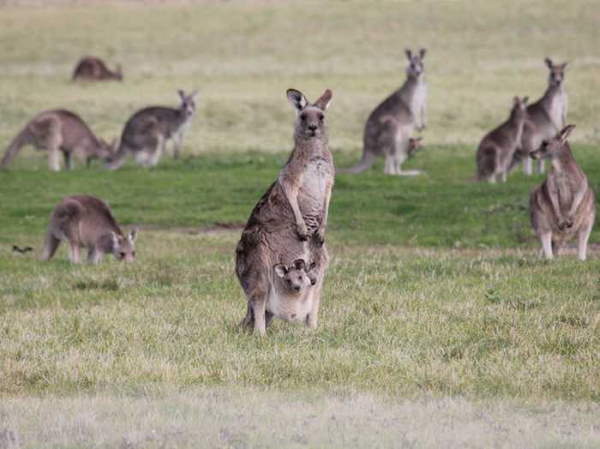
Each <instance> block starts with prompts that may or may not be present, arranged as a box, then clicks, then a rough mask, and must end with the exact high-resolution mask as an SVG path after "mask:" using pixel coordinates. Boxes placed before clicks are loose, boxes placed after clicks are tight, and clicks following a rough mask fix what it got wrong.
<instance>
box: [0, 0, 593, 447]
mask: <svg viewBox="0 0 600 449" xmlns="http://www.w3.org/2000/svg"><path fill="white" fill-rule="evenodd" d="M1 3H2V2H0V4H1ZM479 3H482V4H476V5H473V4H471V3H468V2H465V1H462V0H461V1H454V2H428V1H424V2H412V1H410V2H395V1H394V2H379V3H363V2H354V1H348V2H322V3H316V2H314V3H313V2H291V1H290V2H288V1H286V2H266V1H265V2H261V1H248V2H238V1H231V2H222V3H216V2H214V3H213V2H197V3H174V4H171V5H164V4H155V5H144V6H142V5H139V4H136V3H100V2H97V3H93V4H91V5H88V6H85V7H84V6H81V5H79V6H77V5H71V4H69V3H68V2H67V3H66V4H64V3H63V2H59V3H57V4H56V5H54V6H53V7H40V6H39V5H37V4H35V3H34V4H19V5H16V6H15V5H13V6H4V7H0V42H2V43H3V45H2V46H0V60H2V66H3V70H2V73H0V111H1V114H2V120H1V121H0V149H1V148H3V147H4V146H5V145H6V144H7V143H8V141H9V140H10V138H12V136H13V135H14V134H15V133H16V132H17V131H18V129H19V127H21V126H22V125H23V124H24V123H25V121H26V120H27V119H28V118H30V117H31V116H32V115H33V114H34V113H35V112H37V111H40V110H42V109H48V108H54V107H67V108H71V109H73V110H75V111H77V112H79V113H80V114H81V115H82V116H83V117H84V118H85V119H86V120H88V122H89V123H90V125H91V127H92V128H93V129H94V130H96V131H97V132H98V134H99V135H101V136H104V137H107V138H108V137H111V136H114V135H117V134H118V133H119V132H120V129H121V126H122V124H123V123H124V121H125V120H126V119H127V117H128V116H129V115H130V114H131V113H133V112H134V111H135V110H137V109H139V108H140V107H142V106H145V105H147V104H151V103H157V104H175V102H176V95H175V90H176V89H177V88H180V87H181V88H187V89H191V88H198V89H199V90H200V101H199V111H198V115H197V116H196V118H195V121H194V124H193V126H192V128H191V129H190V132H189V134H188V135H187V139H186V142H185V147H184V158H183V160H181V161H172V160H171V159H170V158H165V159H164V160H163V162H161V164H160V166H159V167H157V168H155V169H152V170H143V169H141V168H138V167H135V166H134V165H133V164H128V165H127V166H125V167H124V168H123V169H122V170H119V171H116V172H107V171H104V170H102V168H101V167H100V166H99V165H96V166H94V167H93V168H92V169H89V170H87V169H84V168H77V169H76V170H74V171H72V172H61V173H49V172H48V170H47V167H46V161H45V159H44V155H43V154H39V153H36V152H34V151H32V150H31V149H24V150H23V151H22V153H21V154H20V155H19V156H18V157H17V159H16V160H15V161H14V164H12V165H11V167H10V170H8V171H2V172H0V449H5V448H6V449H15V448H38V447H56V448H65V447H69V448H88V447H98V448H105V447H111V448H112V447H119V448H159V447H169V448H170V447H182V448H183V447H190V448H191V447H215V448H216V447H227V448H249V447H315V448H317V447H319V448H320V447H344V448H348V447H357V448H358V447H360V448H364V447H403V448H404V447H406V448H437V447H446V448H465V447H482V448H483V447H485V448H488V447H498V448H513V447H523V448H525V447H526V448H544V449H549V448H563V447H568V448H582V447H583V448H593V447H598V445H600V427H598V423H597V417H598V414H599V413H600V410H599V408H598V407H599V405H598V402H599V401H600V355H599V354H600V353H599V350H598V348H599V347H600V289H599V287H600V284H599V283H598V271H599V268H600V258H599V257H598V251H597V243H598V242H599V240H600V234H599V231H598V230H594V232H593V233H592V237H591V242H592V248H591V252H590V259H589V260H588V261H587V262H585V263H581V262H579V261H577V260H576V259H575V257H574V255H573V254H572V251H567V252H568V254H567V255H565V256H564V257H562V258H559V259H557V260H554V261H552V262H545V261H543V260H541V259H540V258H539V255H538V243H537V242H536V240H535V238H534V236H533V234H532V231H531V229H530V225H529V218H528V211H527V207H528V192H529V191H530V189H531V188H532V187H533V186H534V185H535V184H536V183H539V182H541V180H542V178H541V177H540V176H534V177H532V178H527V177H525V176H524V175H522V174H521V173H515V174H513V175H512V176H511V177H510V178H509V183H507V184H506V185H487V184H486V185H483V184H477V183H474V182H472V181H471V178H472V177H473V175H474V161H473V160H474V148H475V147H476V144H477V142H478V139H480V138H481V136H482V135H483V134H484V133H485V131H486V130H488V129H489V128H490V127H492V126H494V125H495V124H497V123H499V122H500V121H501V120H503V119H504V118H505V117H506V115H507V113H508V108H509V106H510V102H511V98H512V96H514V95H516V94H518V95H530V97H533V98H535V97H537V96H538V95H539V94H541V92H542V91H543V89H544V87H545V83H546V81H545V79H546V69H545V67H544V65H543V62H542V59H543V57H544V56H547V55H548V56H551V57H554V58H556V59H557V60H559V61H560V60H563V59H566V60H569V61H571V62H572V63H571V65H570V68H569V71H568V73H567V90H568V92H569V95H570V102H569V103H570V109H569V122H574V123H576V124H577V129H576V130H575V133H574V142H575V144H574V151H575V155H576V158H577V160H578V161H579V162H580V164H581V166H582V167H583V168H584V170H585V171H586V173H587V174H588V177H589V179H590V182H591V184H592V185H593V187H594V189H595V190H596V191H600V189H599V187H600V186H599V184H598V180H599V179H600V159H599V158H598V156H597V151H598V143H599V141H600V127H598V116H599V115H600V97H598V96H597V95H596V94H595V92H596V90H597V86H598V82H599V81H600V59H599V58H598V56H597V48H598V47H599V46H600V35H599V33H598V31H597V29H596V28H597V23H598V22H599V21H600V9H599V8H597V5H595V2H592V1H589V2H586V1H576V2H570V3H568V4H564V3H563V2H558V1H544V2H542V1H533V2H526V3H524V2H517V1H514V0H511V1H508V2H502V4H497V3H495V2H479ZM25 24H26V26H25ZM406 46H412V47H416V46H425V47H427V48H428V49H429V52H428V55H427V59H426V70H427V71H428V81H429V86H430V98H429V127H428V129H426V130H425V132H424V134H423V135H424V138H425V142H426V143H427V147H426V149H425V150H424V151H423V152H421V153H419V154H418V155H417V156H416V158H415V159H413V160H411V161H410V162H409V163H408V164H407V168H419V169H423V170H425V171H426V173H427V174H426V175H425V176H421V177H415V178H399V177H384V176H383V175H382V165H383V164H382V163H381V162H380V163H379V164H378V165H377V166H376V167H375V168H374V169H373V170H371V171H370V172H368V173H366V174H364V175H360V176H352V175H339V176H338V177H337V178H336V186H335V190H334V195H333V200H332V204H331V210H330V227H329V230H328V236H327V238H328V245H329V248H330V252H331V254H332V263H331V266H330V269H329V272H328V275H327V280H326V283H325V290H324V300H323V305H322V309H321V322H320V326H319V329H318V330H317V331H315V332H310V331H308V330H306V329H304V328H302V327H299V326H292V325H288V324H286V323H283V322H275V323H274V325H273V326H272V327H271V328H270V329H269V337H268V338H267V339H264V340H260V339H257V338H253V337H251V336H249V335H247V334H244V333H241V332H240V331H239V329H238V328H237V323H238V322H239V320H240V319H241V318H242V315H243V314H244V311H245V304H244V298H243V295H242V291H241V289H240V288H239V285H238V284H237V281H236V280H235V277H234V275H233V249H234V247H235V244H236V242H237V239H238V238H239V232H240V230H239V227H240V226H241V225H243V223H244V222H245V220H246V219H247V217H248V215H249V213H250V210H251V209H252V207H253V206H254V204H255V202H256V200H257V199H258V198H259V197H260V195H261V194H262V193H263V192H264V190H265V189H266V187H267V186H268V185H269V184H270V183H271V182H272V180H273V179H274V178H275V177H276V175H277V172H278V170H279V168H280V167H281V166H282V165H283V163H284V162H285V160H286V158H287V155H288V152H289V150H290V148H291V134H292V120H293V111H292V109H291V107H290V106H289V105H288V104H287V102H286V100H285V96H284V92H285V89H286V88H288V87H292V86H293V87H296V88H299V89H301V90H302V91H304V92H305V93H306V94H307V96H308V97H309V98H311V99H314V98H316V96H317V95H319V94H320V93H321V92H322V91H323V90H324V88H326V87H330V88H332V89H333V91H334V100H333V103H332V106H331V108H330V110H329V112H328V117H329V120H330V134H331V138H330V143H331V147H332V149H333V151H334V156H335V160H336V165H337V166H339V167H344V166H349V165H351V164H352V163H353V162H354V161H355V160H356V159H357V158H358V157H359V154H360V141H361V132H362V126H363V123H364V120H365V118H366V116H367V114H368V113H369V111H370V109H371V108H372V107H373V106H374V105H375V104H376V103H377V102H378V101H380V100H381V99H382V98H383V97H384V96H385V95H387V94H388V93H389V91H390V90H392V89H394V88H396V87H397V86H398V85H399V84H401V82H402V80H403V78H404V75H403V73H404V65H405V62H404V61H405V60H404V56H403V49H404V47H406ZM87 53H92V54H98V55H99V56H103V57H106V58H107V59H108V60H109V61H114V62H121V63H122V64H123V66H124V71H125V76H126V78H125V82H123V83H112V84H102V85H87V84H84V85H73V84H71V83H70V82H68V79H69V76H70V71H71V69H72V66H73V64H74V62H75V61H76V60H77V58H78V57H79V56H81V55H82V54H87ZM74 193H90V194H95V195H98V196H100V197H102V198H104V199H106V200H107V201H108V202H109V203H110V204H111V206H112V208H113V210H114V213H115V215H116V217H117V218H118V219H119V220H120V222H121V223H123V224H124V225H125V227H133V226H135V227H138V228H139V229H140V230H141V231H140V236H139V239H138V242H137V253H138V260H137V261H136V263H135V264H131V265H122V264H118V263H117V262H115V261H114V260H110V259H109V260H105V261H104V263H102V264H101V265H99V266H87V265H81V266H72V265H70V264H69V263H68V261H67V258H66V251H65V249H64V248H61V249H60V251H59V253H58V254H57V256H56V258H55V259H54V260H53V261H52V262H50V263H42V262H39V261H37V260H36V259H35V256H36V255H37V253H38V252H39V250H40V246H41V241H42V236H43V234H44V231H45V226H46V224H47V220H48V216H49V214H50V211H51V209H52V207H53V206H54V204H56V202H57V201H58V200H59V199H60V198H61V197H63V196H65V195H68V194H74ZM13 244H18V245H20V246H26V245H29V246H32V247H34V254H31V253H29V254H26V255H20V254H17V253H13V252H12V251H11V247H12V245H13ZM199 441H201V442H202V444H199V443H198V442H199Z"/></svg>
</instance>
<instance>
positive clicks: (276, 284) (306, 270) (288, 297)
mask: <svg viewBox="0 0 600 449" xmlns="http://www.w3.org/2000/svg"><path fill="white" fill-rule="evenodd" d="M273 270H274V272H275V276H273V288H272V290H271V294H270V295H269V298H268V299H267V304H266V312H265V327H269V324H270V323H271V320H272V319H273V317H277V318H280V319H282V320H285V321H299V322H302V321H305V320H306V317H307V316H308V314H309V313H310V311H311V309H312V306H313V299H314V296H313V295H311V294H310V292H309V289H310V287H312V286H313V285H315V284H316V283H317V273H316V263H314V262H313V263H312V264H310V265H307V264H306V262H305V260H304V259H296V260H295V261H294V262H292V264H290V265H289V266H286V265H285V264H281V263H280V264H277V265H275V266H274V267H273Z"/></svg>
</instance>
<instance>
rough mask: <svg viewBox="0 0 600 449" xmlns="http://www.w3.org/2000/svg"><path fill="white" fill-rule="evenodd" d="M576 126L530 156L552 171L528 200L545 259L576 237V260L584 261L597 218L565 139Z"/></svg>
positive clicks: (592, 199) (591, 196)
mask: <svg viewBox="0 0 600 449" xmlns="http://www.w3.org/2000/svg"><path fill="white" fill-rule="evenodd" d="M573 128H575V125H568V126H566V127H565V128H563V129H562V130H561V131H560V132H559V133H558V134H556V136H554V137H553V138H552V139H550V140H548V141H544V142H543V143H542V145H541V146H540V148H538V149H537V150H535V151H533V152H532V153H531V157H532V158H534V159H537V160H540V159H549V160H550V162H551V164H552V170H551V171H550V173H548V176H547V177H546V180H545V181H544V182H543V183H542V184H541V185H540V186H538V187H536V188H535V189H534V190H533V191H532V192H531V196H530V202H529V203H530V214H531V225H532V226H533V230H534V231H535V233H536V235H537V236H538V238H539V239H540V242H541V244H542V251H543V253H544V255H545V256H546V258H547V259H552V257H553V251H554V250H556V252H557V253H558V252H559V251H560V249H561V247H562V246H563V244H564V243H565V242H566V241H567V240H569V239H571V238H573V237H575V236H577V240H578V256H579V259H580V260H585V259H586V257H587V243H588V239H589V236H590V233H591V231H592V227H593V225H594V219H595V217H596V199H595V195H594V191H593V190H592V189H591V187H590V185H589V183H588V180H587V177H586V175H585V173H584V172H583V170H581V168H580V167H579V165H577V162H575V158H574V157H573V153H572V152H571V148H570V146H569V142H567V138H568V136H569V134H570V133H571V131H572V130H573Z"/></svg>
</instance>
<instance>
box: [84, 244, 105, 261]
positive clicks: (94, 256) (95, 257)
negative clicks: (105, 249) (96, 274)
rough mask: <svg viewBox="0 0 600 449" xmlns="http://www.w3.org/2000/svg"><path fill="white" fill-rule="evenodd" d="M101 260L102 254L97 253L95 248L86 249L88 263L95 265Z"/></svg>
mask: <svg viewBox="0 0 600 449" xmlns="http://www.w3.org/2000/svg"><path fill="white" fill-rule="evenodd" d="M101 258H102V253H101V252H100V251H98V250H97V249H96V247H92V248H90V249H88V254H87V259H88V262H89V263H91V264H94V265H96V264H97V263H98V262H100V259H101Z"/></svg>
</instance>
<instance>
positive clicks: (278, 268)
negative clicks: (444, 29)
mask: <svg viewBox="0 0 600 449" xmlns="http://www.w3.org/2000/svg"><path fill="white" fill-rule="evenodd" d="M273 268H274V269H275V274H276V275H277V276H279V277H280V278H282V277H285V275H286V274H287V268H286V267H285V265H284V264H282V263H278V264H277V265H275V266H274V267H273Z"/></svg>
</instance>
